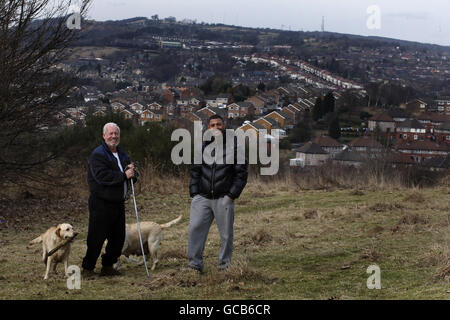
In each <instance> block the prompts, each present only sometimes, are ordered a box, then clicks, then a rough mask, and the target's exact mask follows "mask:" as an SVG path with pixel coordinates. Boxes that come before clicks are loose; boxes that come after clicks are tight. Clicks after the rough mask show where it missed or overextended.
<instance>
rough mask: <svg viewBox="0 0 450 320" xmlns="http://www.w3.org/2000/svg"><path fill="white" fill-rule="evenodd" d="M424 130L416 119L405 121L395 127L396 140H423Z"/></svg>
mask: <svg viewBox="0 0 450 320" xmlns="http://www.w3.org/2000/svg"><path fill="white" fill-rule="evenodd" d="M425 136H426V128H425V126H424V125H423V124H422V123H420V122H419V121H418V120H416V119H412V120H405V121H403V122H401V123H399V124H398V125H397V128H396V139H398V140H407V141H413V140H424V139H425Z"/></svg>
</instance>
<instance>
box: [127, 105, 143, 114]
mask: <svg viewBox="0 0 450 320" xmlns="http://www.w3.org/2000/svg"><path fill="white" fill-rule="evenodd" d="M130 108H131V110H133V111H134V112H136V113H137V114H141V113H142V111H144V109H145V107H144V106H143V105H142V104H140V103H139V102H135V103H133V104H131V105H130Z"/></svg>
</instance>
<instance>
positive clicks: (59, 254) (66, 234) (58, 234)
mask: <svg viewBox="0 0 450 320" xmlns="http://www.w3.org/2000/svg"><path fill="white" fill-rule="evenodd" d="M77 234H78V233H76V232H74V231H73V227H72V226H71V225H70V224H68V223H62V224H59V225H58V226H57V227H51V228H50V229H48V230H47V231H45V232H44V233H43V234H41V235H40V236H39V237H37V238H36V239H33V240H31V241H30V243H29V245H33V244H36V243H41V242H42V260H43V261H44V264H45V265H46V267H47V269H46V271H45V275H44V280H47V279H48V275H49V272H50V268H51V267H52V266H53V272H54V273H56V265H57V264H58V263H60V262H63V263H64V271H65V275H66V276H68V274H67V268H68V266H69V255H70V249H71V242H69V243H68V244H66V245H65V246H63V247H62V248H60V249H59V250H58V251H56V252H55V253H54V254H53V255H51V256H48V253H49V252H50V251H51V250H52V249H54V248H55V247H56V246H58V245H59V244H61V243H62V242H63V241H64V240H66V239H68V238H71V237H74V236H76V235H77Z"/></svg>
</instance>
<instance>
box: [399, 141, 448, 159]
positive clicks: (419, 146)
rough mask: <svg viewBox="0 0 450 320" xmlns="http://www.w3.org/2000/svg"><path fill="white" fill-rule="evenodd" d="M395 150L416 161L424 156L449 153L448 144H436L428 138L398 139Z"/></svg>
mask: <svg viewBox="0 0 450 320" xmlns="http://www.w3.org/2000/svg"><path fill="white" fill-rule="evenodd" d="M394 148H395V150H397V151H398V152H402V153H405V154H407V155H408V156H410V157H411V158H413V159H414V160H415V161H416V162H417V163H420V162H422V161H423V160H424V159H426V158H432V157H446V156H448V154H449V153H450V145H448V144H445V143H441V144H438V143H436V142H433V141H429V140H424V141H420V140H416V141H398V142H397V144H396V145H395V146H394Z"/></svg>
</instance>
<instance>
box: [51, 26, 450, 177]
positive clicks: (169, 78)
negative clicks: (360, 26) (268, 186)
mask: <svg viewBox="0 0 450 320" xmlns="http://www.w3.org/2000/svg"><path fill="white" fill-rule="evenodd" d="M128 23H129V24H132V25H133V26H136V25H140V24H142V26H146V25H147V26H148V25H149V23H150V24H152V23H153V24H154V23H155V21H150V22H149V20H147V19H144V20H139V19H137V20H133V21H131V22H128ZM175 23H176V24H183V25H195V24H193V22H192V21H184V22H176V21H165V20H164V21H159V22H158V24H159V25H161V24H175ZM145 39H146V40H145V41H144V40H143V39H141V40H142V41H143V43H145V44H146V45H148V46H149V48H150V49H138V50H131V51H126V50H125V51H123V50H121V49H117V50H115V51H114V50H112V52H109V53H108V54H106V53H105V52H103V53H99V52H101V50H97V51H96V49H98V48H91V49H92V50H90V51H89V50H88V49H86V48H84V49H83V53H84V54H80V53H79V52H78V53H77V52H76V51H74V53H73V54H72V55H71V57H70V58H68V59H67V60H65V61H63V62H61V63H59V64H58V65H56V66H54V67H55V68H56V69H59V70H62V71H64V72H69V73H72V74H74V75H76V77H77V79H78V80H79V83H80V84H79V85H77V86H74V87H73V88H72V89H71V91H70V93H69V96H68V98H69V99H68V101H69V102H68V103H67V106H66V108H65V109H64V110H62V111H61V112H59V113H58V115H57V118H58V120H59V121H60V123H61V125H63V126H69V127H70V126H74V125H84V124H85V121H86V119H87V117H89V116H106V115H108V114H109V113H116V114H120V115H121V116H123V118H125V119H130V120H132V122H133V124H134V125H135V126H144V125H146V123H149V122H158V123H161V124H163V125H168V126H171V127H172V128H186V129H189V130H192V129H193V124H194V121H202V122H203V123H205V121H206V120H207V119H208V117H210V116H211V115H213V114H219V115H221V116H222V117H223V118H225V119H226V120H227V127H229V128H233V129H238V128H239V129H242V130H244V131H247V130H253V131H254V132H255V134H257V135H258V136H260V131H261V130H262V129H265V130H267V133H268V135H266V136H264V138H265V139H270V138H271V135H270V133H271V130H273V129H279V132H280V138H281V139H282V140H290V137H291V136H292V132H293V129H294V128H295V127H299V126H300V127H301V126H305V124H309V125H310V126H311V127H312V128H313V129H312V135H311V137H310V139H307V140H306V141H296V142H295V143H291V144H290V145H289V149H290V151H291V155H292V157H291V159H290V160H288V163H286V164H285V165H287V166H291V167H307V166H317V165H322V164H323V163H325V162H327V161H333V162H336V163H339V164H346V165H354V166H358V165H360V164H361V163H363V162H365V161H368V160H370V159H374V158H377V157H379V156H381V155H383V157H384V158H385V159H388V161H389V162H390V163H392V165H393V166H413V165H420V166H426V167H427V168H429V169H431V170H444V169H446V168H448V166H449V153H450V97H449V96H447V92H446V91H445V90H444V91H442V90H441V91H439V90H435V92H433V94H431V92H430V94H429V95H427V96H424V97H418V98H412V99H408V100H404V101H401V102H398V103H392V101H390V103H389V105H386V104H385V105H380V104H381V102H380V101H381V98H380V97H379V96H377V95H379V94H378V93H376V94H373V93H372V92H371V91H369V89H368V88H370V85H369V86H368V85H367V84H368V83H369V84H371V83H372V84H373V83H380V88H381V86H383V85H385V86H387V85H389V83H391V82H393V83H396V84H397V85H398V86H399V87H400V88H404V87H406V86H411V88H417V87H421V86H422V87H426V86H427V85H428V83H429V82H430V81H431V79H433V80H440V81H446V80H447V79H448V76H449V72H450V71H449V70H450V68H449V64H450V56H449V53H448V52H446V51H444V52H442V53H439V52H435V51H432V50H427V49H423V50H416V51H410V50H409V51H408V50H406V49H404V48H402V47H400V46H395V45H394V46H391V47H387V46H385V47H381V48H358V47H354V46H351V45H347V46H346V50H344V51H342V52H341V53H340V55H339V56H337V57H335V58H333V59H332V60H331V62H332V63H331V64H325V63H324V61H327V57H326V56H324V55H322V56H320V55H310V56H308V57H305V58H303V59H300V58H299V57H298V56H295V55H292V54H290V52H291V51H292V50H293V47H292V46H291V45H277V44H268V43H263V44H261V43H257V44H250V43H242V42H229V41H228V42H227V41H213V40H199V39H195V38H183V37H167V36H157V35H153V36H151V37H150V36H146V38H145ZM318 41H320V40H319V38H317V37H309V38H304V39H303V43H305V44H306V45H319V44H320V43H318ZM103 49H104V48H103ZM87 52H90V54H87ZM158 59H159V60H158ZM155 61H158V62H159V64H158V63H155ZM328 61H329V59H328ZM173 65H177V66H178V68H175V69H173V70H172V67H173ZM344 65H345V66H346V67H347V69H346V70H347V71H346V72H342V70H340V68H341V67H342V66H344ZM159 67H160V68H159ZM327 67H328V68H327ZM158 68H159V69H158ZM355 68H356V69H358V70H360V71H361V70H362V72H359V73H358V72H354V73H352V72H348V70H353V69H355ZM341 69H342V68H341ZM361 74H364V76H361ZM219 75H220V76H219ZM219 80H221V81H222V82H221V83H220V81H219ZM217 82H219V84H217ZM207 84H208V85H209V87H208V85H207ZM214 85H217V86H218V88H216V90H214V89H212V87H213V86H214ZM220 85H221V86H222V87H220ZM329 93H331V94H332V97H333V101H334V102H333V104H334V106H333V110H332V111H333V112H332V114H334V118H338V120H339V121H340V122H341V123H346V124H347V125H341V126H340V127H339V129H340V130H339V134H338V135H337V136H336V137H331V136H330V135H329V133H327V132H326V123H329V122H330V119H331V116H330V115H328V116H323V117H322V116H321V117H320V118H319V119H315V120H314V119H313V118H314V117H313V113H314V108H315V107H316V105H317V101H318V99H319V100H320V99H321V98H323V97H324V96H325V95H326V94H329ZM363 113H364V114H365V117H362V116H359V115H362V114H363ZM355 115H356V117H355ZM350 118H351V120H350ZM303 140H304V139H303Z"/></svg>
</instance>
